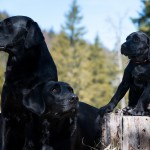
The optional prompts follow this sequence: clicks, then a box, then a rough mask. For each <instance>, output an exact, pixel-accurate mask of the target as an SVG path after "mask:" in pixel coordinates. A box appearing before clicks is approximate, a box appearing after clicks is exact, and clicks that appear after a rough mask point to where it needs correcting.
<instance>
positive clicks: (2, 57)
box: [0, 12, 9, 99]
mask: <svg viewBox="0 0 150 150" xmlns="http://www.w3.org/2000/svg"><path fill="white" fill-rule="evenodd" d="M7 17H9V16H8V14H7V13H6V12H0V21H1V20H3V19H5V18H7ZM6 61H7V54H6V53H4V52H0V95H1V92H2V86H3V83H4V72H5V67H6ZM0 99H1V97H0Z"/></svg>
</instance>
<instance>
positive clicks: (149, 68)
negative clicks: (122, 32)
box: [99, 32, 150, 116]
mask: <svg viewBox="0 0 150 150" xmlns="http://www.w3.org/2000/svg"><path fill="white" fill-rule="evenodd" d="M121 53H122V54H124V55H125V56H128V58H129V59H130V62H129V64H128V66H127V67H126V69H125V71H124V75H123V79H122V82H121V83H120V85H119V87H118V89H117V91H116V93H115V95H114V96H113V97H112V99H111V101H110V102H109V103H108V104H107V105H106V106H104V107H102V108H100V110H99V113H100V115H101V116H103V115H104V114H105V113H107V112H111V111H113V109H114V108H115V107H116V105H117V104H118V102H119V101H120V100H121V99H122V97H123V96H124V95H125V93H126V92H127V91H128V89H129V103H128V106H129V107H127V108H125V109H124V112H125V113H129V114H132V115H145V114H146V113H147V112H146V111H147V107H148V104H149V102H150V97H149V92H150V86H149V81H150V78H149V77H148V76H149V73H150V62H149V60H150V38H149V37H148V36H147V35H146V34H145V33H143V32H133V33H132V34H130V35H129V36H128V37H127V38H126V42H125V43H123V44H122V46H121Z"/></svg>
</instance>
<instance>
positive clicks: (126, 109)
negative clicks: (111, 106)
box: [122, 106, 133, 115]
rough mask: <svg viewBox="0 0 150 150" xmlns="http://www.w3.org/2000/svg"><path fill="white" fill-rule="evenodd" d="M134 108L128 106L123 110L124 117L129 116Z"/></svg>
mask: <svg viewBox="0 0 150 150" xmlns="http://www.w3.org/2000/svg"><path fill="white" fill-rule="evenodd" d="M132 109H133V108H132V107H130V106H127V107H125V108H123V109H122V112H123V114H124V115H129V111H131V110H132Z"/></svg>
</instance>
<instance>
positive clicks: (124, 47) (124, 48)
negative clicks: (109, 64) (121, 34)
mask: <svg viewBox="0 0 150 150" xmlns="http://www.w3.org/2000/svg"><path fill="white" fill-rule="evenodd" d="M125 50H126V46H125V44H122V45H121V54H123V52H124V51H125Z"/></svg>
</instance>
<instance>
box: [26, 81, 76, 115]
mask: <svg viewBox="0 0 150 150" xmlns="http://www.w3.org/2000/svg"><path fill="white" fill-rule="evenodd" d="M23 95H24V98H23V105H24V106H25V107H26V108H27V109H29V110H30V111H32V112H33V113H35V114H37V115H39V116H49V117H53V118H59V117H64V116H68V115H73V114H75V113H76V111H77V108H78V97H77V95H75V94H74V92H73V89H72V87H71V86H70V85H69V84H67V83H64V82H54V81H47V82H44V83H41V84H39V85H37V86H35V87H34V88H33V89H31V90H29V91H27V92H26V91H24V92H23Z"/></svg>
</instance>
